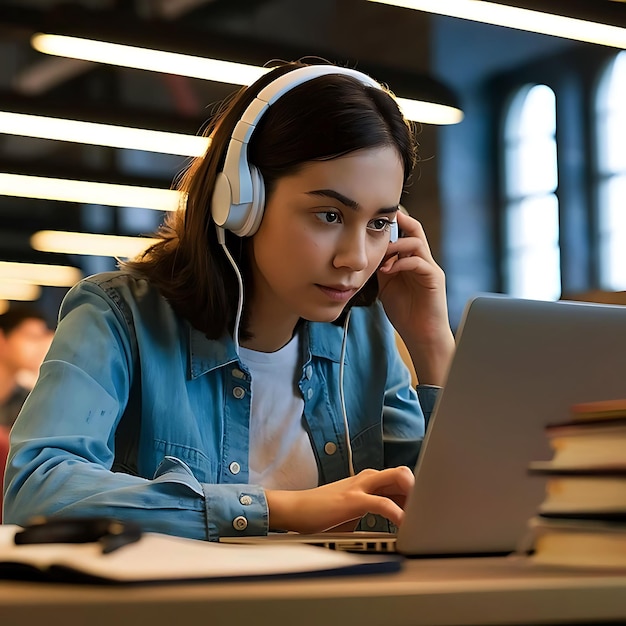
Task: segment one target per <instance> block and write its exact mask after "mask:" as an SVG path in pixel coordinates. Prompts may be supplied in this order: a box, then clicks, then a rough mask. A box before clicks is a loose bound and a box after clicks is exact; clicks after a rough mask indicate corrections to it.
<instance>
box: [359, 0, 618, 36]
mask: <svg viewBox="0 0 626 626" xmlns="http://www.w3.org/2000/svg"><path fill="white" fill-rule="evenodd" d="M369 1H370V2H378V3H379V4H389V5H393V6H398V7H403V8H406V9H415V10H417V11H425V12H427V13H437V14H439V15H447V16H449V17H458V18H462V19H465V20H471V21H474V22H484V23H486V24H493V25H495V26H506V27H508V28H515V29H518V30H525V31H530V32H534V33H540V34H544V35H552V36H554V37H563V38H565V39H574V40H577V41H585V42H587V43H595V44H601V45H604V46H612V47H615V48H626V28H620V27H618V26H611V25H609V24H599V23H597V22H588V21H585V20H581V19H577V18H573V17H565V16H562V15H554V14H552V13H544V12H542V11H532V10H530V9H522V8H519V7H513V6H508V5H503V4H497V3H495V2H486V1H485V0H369Z"/></svg>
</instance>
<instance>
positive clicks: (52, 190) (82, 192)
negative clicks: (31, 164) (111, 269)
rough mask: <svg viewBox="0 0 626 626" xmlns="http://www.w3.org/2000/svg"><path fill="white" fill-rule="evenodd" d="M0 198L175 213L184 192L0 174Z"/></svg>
mask: <svg viewBox="0 0 626 626" xmlns="http://www.w3.org/2000/svg"><path fill="white" fill-rule="evenodd" d="M0 195H3V196H18V197H22V198H39V199H47V200H61V201H65V202H80V203H83V204H106V205H110V206H122V207H140V208H144V209H154V210H156V211H175V210H176V209H178V207H179V205H180V200H181V197H182V194H181V192H180V191H176V190H174V189H155V188H153V187H134V186H131V185H114V184H112V183H94V182H89V181H84V180H67V179H63V178H46V177H43V176H25V175H21V174H3V173H0Z"/></svg>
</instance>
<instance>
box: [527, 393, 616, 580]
mask: <svg viewBox="0 0 626 626" xmlns="http://www.w3.org/2000/svg"><path fill="white" fill-rule="evenodd" d="M570 417H571V419H570V420H569V421H568V422H566V423H560V424H553V425H550V426H547V427H546V435H547V436H548V438H549V442H550V446H551V448H552V450H553V457H552V460H551V461H547V462H536V463H531V465H530V471H531V472H532V473H536V474H541V475H543V476H545V477H546V479H547V480H546V494H545V498H544V500H543V502H542V503H541V505H540V507H539V511H538V515H537V516H536V517H534V518H533V519H532V520H531V521H530V526H531V529H532V537H533V550H534V551H533V556H532V559H533V560H534V561H535V562H537V563H545V564H551V565H577V566H588V567H621V568H626V399H623V400H606V401H599V402H589V403H584V404H576V405H574V406H572V407H571V412H570Z"/></svg>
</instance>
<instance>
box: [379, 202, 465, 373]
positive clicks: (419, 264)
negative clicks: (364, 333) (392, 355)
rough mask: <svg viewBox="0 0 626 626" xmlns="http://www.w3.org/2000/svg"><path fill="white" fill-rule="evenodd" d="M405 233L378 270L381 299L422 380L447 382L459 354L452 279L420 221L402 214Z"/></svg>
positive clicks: (400, 221) (389, 250)
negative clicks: (451, 314) (449, 294)
mask: <svg viewBox="0 0 626 626" xmlns="http://www.w3.org/2000/svg"><path fill="white" fill-rule="evenodd" d="M397 219H398V226H399V228H400V229H401V230H402V232H403V236H402V237H401V238H399V239H398V241H396V242H394V243H390V244H389V248H388V249H387V254H386V255H385V259H384V260H383V263H382V265H381V266H380V267H379V269H378V282H379V294H378V295H379V298H380V300H381V302H382V304H383V306H384V308H385V312H386V313H387V316H388V317H389V320H390V321H391V323H392V324H393V326H394V327H395V329H396V330H397V331H398V333H399V334H400V336H401V337H402V339H403V341H404V343H405V344H406V346H407V348H408V350H409V353H410V354H411V358H412V360H413V365H414V366H415V371H416V373H417V377H418V380H419V382H420V383H422V384H431V385H441V384H443V379H444V377H445V374H446V372H447V369H448V366H449V364H450V360H451V358H452V354H453V353H454V347H455V343H454V336H453V335H452V331H451V329H450V322H449V318H448V305H447V299H446V279H445V274H444V272H443V270H442V269H441V268H440V267H439V265H437V263H436V262H435V260H434V259H433V256H432V253H431V251H430V246H429V245H428V240H427V239H426V235H425V233H424V229H423V228H422V225H421V224H420V222H418V221H417V220H416V219H414V218H412V217H410V216H408V215H405V214H404V213H401V212H398V214H397Z"/></svg>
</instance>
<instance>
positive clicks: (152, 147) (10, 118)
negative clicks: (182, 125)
mask: <svg viewBox="0 0 626 626" xmlns="http://www.w3.org/2000/svg"><path fill="white" fill-rule="evenodd" d="M0 133H7V134H11V135H21V136H24V137H40V138H42V139H54V140H58V141H72V142H75V143H84V144H91V145H98V146H108V147H112V148H127V149H130V150H145V151H149V152H161V153H164V154H177V155H182V156H202V155H203V154H204V153H205V152H206V149H207V147H208V145H209V139H208V138H207V137H199V136H194V135H183V134H180V133H170V132H164V131H159V130H147V129H143V128H130V127H125V126H114V125H112V124H99V123H96V122H83V121H79V120H68V119H61V118H55V117H45V116H43V115H27V114H24V113H11V112H6V111H0Z"/></svg>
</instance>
